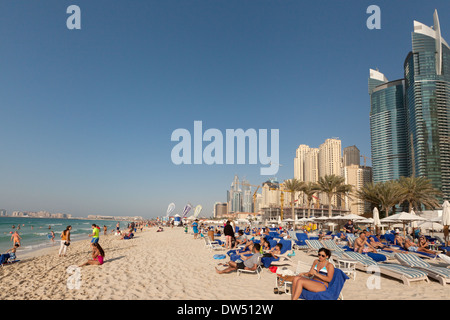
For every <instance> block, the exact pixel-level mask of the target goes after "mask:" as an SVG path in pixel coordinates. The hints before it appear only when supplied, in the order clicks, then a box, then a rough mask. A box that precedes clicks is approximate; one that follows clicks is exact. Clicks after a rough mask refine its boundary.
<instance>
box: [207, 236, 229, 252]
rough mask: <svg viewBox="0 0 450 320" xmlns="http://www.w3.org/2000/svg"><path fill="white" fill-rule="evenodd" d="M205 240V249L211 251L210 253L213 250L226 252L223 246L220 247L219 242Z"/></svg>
mask: <svg viewBox="0 0 450 320" xmlns="http://www.w3.org/2000/svg"><path fill="white" fill-rule="evenodd" d="M203 239H204V240H205V247H206V248H208V249H209V251H213V250H225V248H224V247H222V246H221V245H219V243H218V242H213V241H211V239H210V238H209V237H207V236H206V237H204V238H203Z"/></svg>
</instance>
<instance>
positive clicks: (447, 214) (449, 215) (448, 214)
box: [442, 200, 450, 226]
mask: <svg viewBox="0 0 450 320" xmlns="http://www.w3.org/2000/svg"><path fill="white" fill-rule="evenodd" d="M442 224H443V225H444V226H449V225H450V204H449V203H448V201H447V200H445V201H444V203H443V204H442Z"/></svg>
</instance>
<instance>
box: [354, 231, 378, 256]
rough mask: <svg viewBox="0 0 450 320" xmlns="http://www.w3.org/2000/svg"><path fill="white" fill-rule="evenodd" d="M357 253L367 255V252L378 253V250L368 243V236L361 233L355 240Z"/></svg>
mask: <svg viewBox="0 0 450 320" xmlns="http://www.w3.org/2000/svg"><path fill="white" fill-rule="evenodd" d="M354 247H355V252H359V253H363V252H364V253H367V252H377V250H376V249H375V248H374V247H373V246H372V245H371V244H369V243H368V242H367V238H366V234H365V233H364V232H361V233H360V234H359V237H358V238H356V240H355V244H354Z"/></svg>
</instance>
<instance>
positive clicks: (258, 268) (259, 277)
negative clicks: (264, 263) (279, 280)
mask: <svg viewBox="0 0 450 320" xmlns="http://www.w3.org/2000/svg"><path fill="white" fill-rule="evenodd" d="M242 272H244V273H256V274H257V275H258V279H261V272H262V267H261V256H260V257H259V258H258V262H257V267H256V269H255V270H245V269H237V272H236V273H237V275H238V276H239V275H240V274H241V273H242Z"/></svg>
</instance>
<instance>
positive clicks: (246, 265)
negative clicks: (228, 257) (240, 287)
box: [216, 243, 261, 274]
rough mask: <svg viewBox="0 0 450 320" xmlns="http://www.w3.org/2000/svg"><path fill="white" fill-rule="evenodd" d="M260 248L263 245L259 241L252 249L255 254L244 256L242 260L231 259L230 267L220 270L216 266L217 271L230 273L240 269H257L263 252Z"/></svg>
mask: <svg viewBox="0 0 450 320" xmlns="http://www.w3.org/2000/svg"><path fill="white" fill-rule="evenodd" d="M260 249H261V246H260V245H259V243H255V244H254V245H253V251H252V253H253V254H252V255H251V256H248V257H242V259H241V260H242V262H234V261H230V262H228V267H227V268H225V269H223V270H219V269H217V267H216V272H217V273H219V274H222V273H230V272H232V271H236V270H238V269H244V270H256V268H258V261H259V258H260V256H261V253H260V252H259V250H260Z"/></svg>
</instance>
